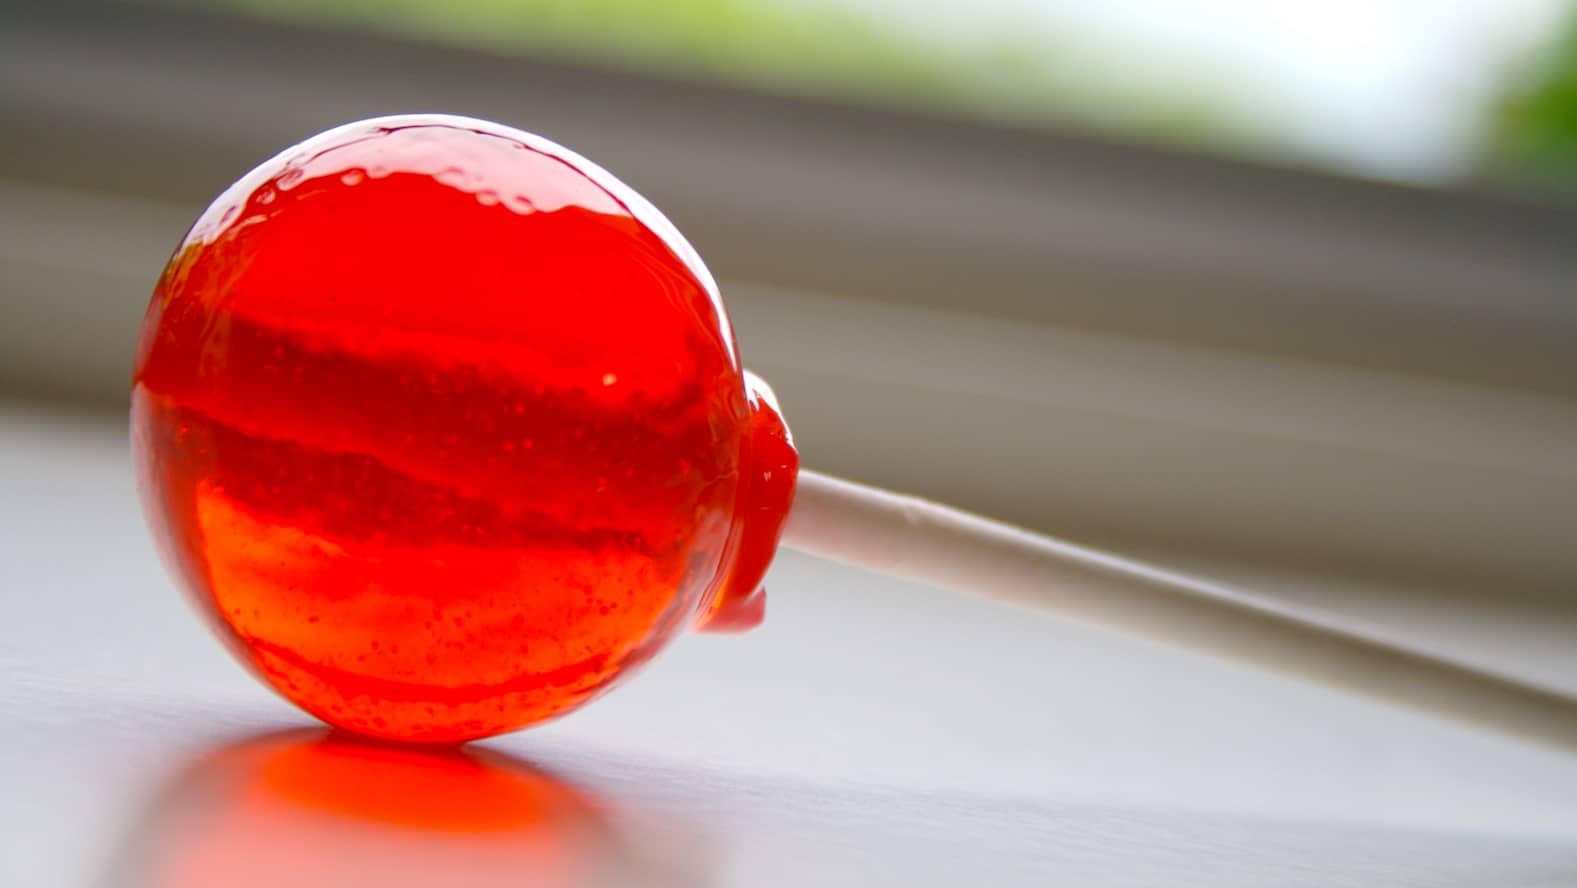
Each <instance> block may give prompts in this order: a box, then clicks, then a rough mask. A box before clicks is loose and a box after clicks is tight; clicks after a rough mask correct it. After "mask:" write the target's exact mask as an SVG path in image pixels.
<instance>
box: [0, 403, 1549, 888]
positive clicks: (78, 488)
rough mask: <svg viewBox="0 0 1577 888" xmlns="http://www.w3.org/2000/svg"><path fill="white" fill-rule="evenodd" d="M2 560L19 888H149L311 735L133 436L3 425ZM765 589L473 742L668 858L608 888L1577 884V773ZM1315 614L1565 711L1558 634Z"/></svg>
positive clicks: (871, 588)
mask: <svg viewBox="0 0 1577 888" xmlns="http://www.w3.org/2000/svg"><path fill="white" fill-rule="evenodd" d="M0 565H3V566H0V883H3V884H6V885H13V884H14V885H28V886H52V885H64V886H74V885H122V884H125V885H133V884H156V883H159V882H158V880H157V879H154V878H153V877H151V876H149V875H148V874H147V872H143V871H140V870H138V869H137V866H138V865H141V864H134V863H128V862H127V861H142V862H143V864H146V862H147V861H148V860H149V859H150V855H153V856H156V855H157V854H158V853H160V852H159V848H160V847H164V846H158V847H140V848H139V847H138V843H139V842H143V841H146V836H147V835H148V834H150V832H152V833H153V834H158V835H167V834H168V830H170V829H178V828H179V827H172V826H170V825H169V824H168V823H166V821H169V820H170V817H171V816H172V815H171V813H170V810H169V808H170V806H171V805H172V804H173V803H172V802H171V799H175V798H179V797H180V793H179V792H176V791H173V790H172V787H173V788H174V789H175V790H178V789H179V788H180V786H181V781H182V780H183V779H185V778H182V777H180V776H179V775H181V774H183V773H189V771H190V768H191V767H192V763H193V762H195V761H198V760H201V759H204V758H205V757H212V756H213V755H214V754H215V752H216V751H218V750H223V749H225V748H227V747H230V746H233V745H235V744H239V743H244V742H247V741H248V740H249V739H250V738H255V737H258V736H262V735H268V734H270V733H273V732H278V731H281V730H285V729H290V728H299V727H308V726H311V725H312V724H313V723H312V721H311V720H310V719H308V718H307V717H306V716H303V715H302V714H300V713H299V712H297V711H296V710H294V709H293V708H291V707H290V706H289V705H288V704H286V703H284V702H282V701H281V700H279V699H277V698H275V697H273V696H272V695H271V694H270V693H268V692H267V691H265V690H264V689H263V688H262V687H261V686H260V685H258V684H257V683H256V682H255V681H253V680H252V679H251V678H250V677H249V676H248V675H247V674H246V673H244V672H243V671H242V670H241V669H240V668H239V667H238V666H236V665H235V664H234V663H233V662H231V660H230V658H229V657H228V655H227V654H226V653H225V652H224V651H223V650H222V648H221V647H220V645H219V644H217V643H216V642H215V641H214V639H212V638H210V637H209V636H208V633H207V631H206V629H205V628H204V627H203V626H202V625H201V624H200V623H199V621H198V620H196V619H195V618H194V617H193V615H192V614H191V613H189V612H188V609H187V607H186V605H185V603H184V602H183V601H182V600H181V598H180V596H179V595H178V594H177V593H176V592H175V590H174V588H173V587H172V585H171V584H170V582H169V581H167V579H166V578H165V576H164V573H163V570H162V568H161V567H160V565H159V564H158V562H157V560H156V558H155V556H154V554H153V551H152V548H151V546H150V545H149V544H148V541H147V539H146V537H145V533H144V531H143V528H142V526H141V520H140V517H139V512H138V509H137V503H136V497H135V493H134V491H133V488H132V481H131V476H130V469H129V458H128V455H127V453H126V447H125V434H124V429H123V428H122V427H121V426H120V425H119V424H117V423H116V422H115V418H114V417H110V418H100V417H92V416H70V415H63V414H58V413H48V412H44V411H41V410H37V409H34V408H23V407H19V406H5V405H0ZM1261 580H1262V581H1264V580H1263V578H1261ZM768 588H769V590H770V592H769V605H768V618H767V623H766V625H765V626H764V627H763V628H762V629H760V630H758V631H757V632H755V633H752V634H750V635H746V636H741V637H718V636H696V637H691V638H686V639H681V640H680V641H679V642H678V643H677V644H676V645H675V646H674V647H673V648H672V649H671V650H669V651H668V652H667V653H666V654H665V655H664V656H663V657H661V658H659V660H658V661H657V662H656V663H655V664H654V665H652V666H651V667H649V668H648V669H647V670H646V672H645V673H644V674H642V675H640V676H638V677H637V678H636V679H635V680H633V681H632V682H631V683H629V684H628V685H626V686H623V687H621V688H619V689H617V690H616V691H614V692H613V693H612V694H611V695H610V696H609V697H607V698H606V699H604V700H601V701H598V702H596V703H594V704H592V705H591V706H590V707H588V708H587V709H585V710H583V711H581V712H578V713H575V714H573V715H571V716H569V717H568V718H566V719H564V720H563V721H561V722H558V723H555V724H553V725H551V726H548V727H545V728H542V729H538V730H533V731H527V732H523V733H518V734H515V735H511V736H507V737H501V738H497V739H494V740H491V741H487V742H486V743H485V744H483V745H484V746H485V747H487V748H490V749H495V750H499V751H501V752H504V753H507V754H509V755H511V756H514V757H516V758H517V759H518V760H519V761H523V762H530V763H531V764H532V765H533V766H535V767H537V768H541V769H545V770H546V771H547V772H551V773H552V774H554V775H557V777H556V778H555V779H557V780H559V781H562V782H563V783H564V784H566V785H568V786H569V787H572V788H573V789H574V791H576V792H577V793H579V794H581V795H582V796H584V797H586V798H590V799H593V800H594V801H595V806H596V808H597V809H598V810H599V811H600V812H602V813H601V814H599V816H601V817H605V818H606V820H607V822H608V824H610V826H609V829H610V830H612V831H614V832H615V833H617V834H619V835H621V836H622V837H623V840H625V841H627V844H628V845H629V846H631V847H638V848H640V849H642V850H641V851H640V852H639V855H638V858H639V859H640V860H643V861H649V862H653V864H652V865H653V866H654V867H655V869H652V870H648V869H644V868H641V867H636V868H634V869H626V870H621V871H620V873H621V874H622V877H628V878H623V880H622V881H621V880H619V879H618V878H615V879H614V880H613V883H614V884H630V883H632V882H633V884H648V883H662V884H673V883H675V882H678V883H683V884H696V883H700V884H708V885H741V886H756V885H761V886H776V885H811V884H814V885H860V886H865V885H885V884H893V885H904V886H916V885H1024V884H1068V885H1080V886H1095V888H1101V886H1138V885H1202V886H1240V885H1241V886H1265V885H1277V886H1293V885H1307V886H1321V888H1324V886H1336V885H1353V886H1359V885H1361V886H1367V888H1376V886H1390V885H1396V886H1455V885H1461V886H1481V885H1497V886H1505V885H1519V886H1556V885H1571V884H1577V759H1571V758H1568V757H1564V756H1562V755H1560V754H1558V753H1555V752H1550V751H1546V750H1543V749H1539V748H1534V747H1530V746H1525V745H1522V744H1519V743H1517V742H1514V741H1511V740H1506V739H1502V738H1499V737H1496V736H1491V735H1486V734H1480V733H1476V732H1474V731H1471V730H1468V729H1465V728H1460V727H1456V726H1453V725H1448V724H1442V723H1439V722H1435V721H1432V720H1430V719H1427V718H1424V717H1422V716H1417V715H1413V714H1411V713H1406V712H1400V711H1395V710H1390V709H1386V708H1383V707H1380V706H1378V705H1375V704H1371V703H1368V702H1365V701H1362V700H1356V699H1350V698H1347V697H1344V696H1341V695H1338V694H1336V693H1333V692H1329V691H1325V690H1321V689H1318V688H1312V687H1306V686H1303V685H1299V684H1296V683H1293V682H1291V681H1288V680H1284V679H1280V678H1275V677H1269V676H1263V675H1258V674H1254V673H1249V672H1245V671H1242V670H1240V669H1238V668H1235V667H1233V666H1229V665H1225V664H1220V663H1215V662H1211V661H1207V660H1202V659H1199V658H1195V657H1192V656H1187V655H1183V654H1178V653H1174V652H1171V651H1168V650H1164V649H1159V648H1155V647H1151V646H1148V645H1145V644H1142V643H1139V642H1136V641H1131V640H1128V639H1124V638H1118V637H1114V636H1110V635H1105V634H1101V633H1098V632H1095V631H1092V630H1088V629H1085V628H1083V627H1079V626H1075V625H1070V624H1066V623H1063V622H1059V621H1057V620H1053V619H1050V618H1045V617H1041V616H1038V615H1033V614H1026V613H1022V612H1017V611H1012V610H1008V609H1006V608H1002V607H998V606H994V605H990V604H986V603H982V602H976V601H971V600H966V599H961V598H956V597H953V596H950V595H947V594H945V593H940V592H935V591H931V590H928V589H924V588H920V587H915V586H910V585H906V584H901V583H895V582H890V581H886V580H882V579H878V578H873V577H869V576H865V575H861V574H859V573H856V572H852V571H848V570H845V569H842V568H837V567H834V566H831V565H828V564H825V563H820V562H816V561H813V560H811V559H808V558H804V557H800V556H797V555H794V554H787V555H785V556H784V557H783V558H782V559H781V561H780V563H779V565H778V566H777V567H776V568H775V569H774V571H773V573H772V575H771V577H770V578H769V581H768ZM1300 588H1301V587H1299V586H1298V584H1296V583H1293V582H1288V583H1287V584H1286V585H1285V587H1284V588H1283V589H1281V590H1280V591H1281V592H1282V593H1284V594H1288V595H1293V596H1301V597H1302V598H1303V600H1304V601H1305V603H1308V602H1309V601H1311V600H1312V601H1315V602H1316V603H1318V602H1320V601H1323V600H1325V599H1321V598H1319V597H1318V596H1317V595H1316V594H1315V593H1311V592H1308V591H1307V590H1303V591H1300ZM1328 603H1329V604H1330V605H1331V606H1332V607H1333V608H1336V609H1338V610H1342V611H1343V612H1344V613H1347V614H1349V615H1357V616H1362V617H1365V618H1368V619H1374V620H1378V621H1381V622H1388V625H1390V626H1391V627H1392V628H1393V629H1395V630H1397V631H1401V632H1403V633H1407V632H1411V633H1412V634H1413V635H1414V636H1415V637H1417V638H1420V639H1422V640H1424V641H1428V642H1431V643H1435V644H1437V645H1439V646H1442V647H1449V648H1452V649H1454V650H1457V651H1459V652H1462V653H1463V654H1464V655H1465V656H1470V657H1471V658H1474V659H1477V660H1480V661H1484V662H1488V663H1491V664H1501V665H1502V666H1503V667H1504V668H1507V669H1508V670H1511V671H1518V672H1522V673H1525V674H1528V675H1531V676H1534V677H1538V678H1540V679H1542V680H1546V681H1552V682H1557V683H1562V684H1565V685H1566V686H1568V687H1570V686H1572V685H1573V684H1577V643H1574V642H1577V629H1574V627H1573V626H1572V624H1571V623H1570V621H1569V620H1567V621H1562V620H1559V619H1555V618H1553V617H1552V616H1551V615H1549V614H1544V613H1540V612H1538V611H1536V610H1530V609H1527V608H1518V609H1506V608H1495V609H1486V608H1484V607H1482V606H1477V605H1474V606H1469V605H1462V606H1461V607H1459V608H1455V609H1453V608H1452V607H1449V606H1446V607H1440V608H1434V609H1432V610H1430V611H1429V612H1428V613H1427V614H1426V615H1424V617H1422V618H1419V619H1416V620H1414V619H1409V617H1408V614H1409V613H1410V610H1409V608H1410V607H1411V606H1408V605H1406V604H1405V602H1403V603H1402V604H1398V603H1397V602H1395V601H1391V602H1386V601H1369V602H1365V601H1363V600H1361V599H1359V598H1356V597H1353V596H1347V597H1342V596H1334V597H1329V601H1328ZM1563 678H1564V679H1566V680H1565V681H1562V679H1563ZM543 779H545V778H543ZM170 822H180V821H170ZM150 824H153V826H150ZM160 824H163V825H160ZM378 835H379V836H381V837H382V838H380V839H379V841H383V842H385V843H386V844H385V845H383V846H379V847H384V848H386V849H387V850H389V853H391V854H394V855H395V857H396V858H397V857H398V849H397V848H396V847H395V846H396V845H398V843H402V842H403V843H407V844H409V843H412V842H417V843H419V842H422V841H425V839H424V838H423V837H422V836H420V835H417V834H416V833H415V832H414V831H412V830H410V829H407V830H405V831H404V832H399V831H393V832H389V833H388V834H387V835H384V834H383V833H379V834H378ZM281 853H282V854H286V853H288V849H281ZM471 859H472V860H475V861H480V860H482V859H483V858H482V857H473V858H471ZM674 872H679V873H681V875H680V876H674V875H673V873H674ZM494 875H496V876H498V877H499V878H501V879H503V878H505V877H506V874H502V873H495V874H494ZM526 876H527V874H525V873H511V874H507V877H508V878H519V879H520V880H521V881H524V882H526V883H531V880H530V879H529V878H526ZM451 877H453V874H452V873H451ZM663 879H668V880H669V881H666V882H664V881H662V880H663ZM603 883H606V882H603ZM603 883H599V884H603ZM449 884H455V882H454V881H453V879H451V881H450V882H449Z"/></svg>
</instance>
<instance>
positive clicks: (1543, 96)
mask: <svg viewBox="0 0 1577 888" xmlns="http://www.w3.org/2000/svg"><path fill="white" fill-rule="evenodd" d="M1494 161H1495V162H1496V163H1497V164H1498V165H1502V166H1505V167H1509V168H1511V169H1512V170H1514V171H1516V172H1519V173H1522V174H1533V175H1537V176H1543V177H1549V178H1559V179H1565V180H1569V181H1571V182H1573V183H1577V17H1574V18H1573V19H1572V21H1571V24H1570V26H1569V27H1568V28H1567V30H1566V34H1565V37H1564V38H1562V39H1561V40H1560V41H1559V42H1558V43H1557V44H1556V45H1555V46H1554V47H1553V48H1552V49H1551V51H1550V53H1549V54H1548V56H1546V57H1545V58H1544V59H1543V60H1542V65H1541V67H1540V68H1539V69H1538V71H1537V72H1536V76H1534V77H1533V78H1531V79H1530V80H1529V81H1527V82H1525V84H1524V86H1523V88H1522V89H1521V90H1518V91H1517V92H1515V93H1514V94H1513V95H1512V96H1510V97H1509V99H1508V100H1507V101H1506V103H1505V105H1504V106H1503V108H1502V112H1501V119H1500V131H1499V133H1498V134H1497V140H1496V145H1495V157H1494Z"/></svg>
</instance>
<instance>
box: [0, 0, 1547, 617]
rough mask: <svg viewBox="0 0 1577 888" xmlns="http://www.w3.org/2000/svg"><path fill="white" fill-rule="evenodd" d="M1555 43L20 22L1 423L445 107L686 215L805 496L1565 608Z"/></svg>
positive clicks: (87, 10)
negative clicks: (899, 498) (860, 498)
mask: <svg viewBox="0 0 1577 888" xmlns="http://www.w3.org/2000/svg"><path fill="white" fill-rule="evenodd" d="M1573 13H1574V8H1573V4H1571V3H1568V2H1564V0H1429V2H1424V0H1350V2H1349V0H1340V2H1325V3H1296V4H1262V3H1255V2H1249V0H1190V2H1179V3H1147V2H1137V0H1135V2H1105V0H1103V2H1098V3H1097V2H1086V0H971V2H968V3H963V2H952V0H938V2H931V3H914V2H897V0H682V2H669V3H662V4H648V3H641V2H634V0H457V2H448V0H383V2H378V0H356V2H343V3H332V4H328V3H314V2H307V0H227V2H219V3H184V2H173V0H172V2H163V3H147V4H139V3H113V2H102V0H65V2H47V3H28V2H20V3H18V2H12V3H8V4H6V5H4V6H3V7H0V282H3V283H0V287H3V300H4V301H3V303H0V305H3V307H0V395H3V396H4V397H5V398H8V399H12V400H14V401H17V402H19V403H20V402H30V403H39V402H45V403H54V404H61V405H71V406H73V407H76V408H82V409H89V410H99V411H103V412H104V413H105V415H107V416H108V415H113V416H117V417H118V416H119V415H120V414H121V412H122V411H123V410H124V407H125V402H126V387H127V386H126V377H127V372H128V371H127V368H128V367H129V365H130V354H131V349H132V344H133V341H134V338H135V335H136V330H137V326H138V323H139V319H140V317H141V313H142V310H143V308H144V306H145V304H146V299H147V294H148V291H149V290H150V288H151V285H152V283H153V281H154V278H155V276H156V275H157V273H158V271H159V268H160V267H161V264H162V262H163V261H164V259H165V258H166V257H167V255H168V253H169V251H170V249H171V248H172V246H173V245H174V243H175V242H176V240H177V239H178V238H179V237H180V235H181V233H182V231H183V230H184V228H185V227H186V225H187V224H188V223H189V222H190V220H191V219H192V218H193V217H194V216H195V214H196V213H197V211H198V210H199V209H200V208H201V207H202V206H203V205H205V204H206V202H207V201H208V200H209V199H211V198H212V196H213V195H215V194H216V193H217V192H218V191H220V190H221V189H222V188H223V187H224V186H225V185H226V184H227V183H229V182H230V181H231V180H232V179H234V178H235V177H236V176H237V175H239V174H240V173H241V172H242V171H244V170H246V169H248V168H249V167H250V166H252V165H253V164H255V163H257V162H259V161H260V160H262V159H264V158H265V157H268V156H269V155H271V154H272V153H274V152H275V151H276V150H278V149H279V148H280V147H282V146H284V145H287V144H290V143H292V142H294V141H297V140H299V139H301V138H303V137H305V136H306V135H308V134H311V133H313V132H315V131H318V130H320V129H323V128H325V127H327V126H330V125H332V124H335V123H339V122H342V121H346V120H349V119H354V118H360V117H366V116H370V115H375V114H384V113H392V112H400V111H420V110H443V111H449V112H456V113H465V114H473V115H477V116H482V117H488V118H495V119H498V120H501V121H504V122H507V123H510V124H514V125H518V126H521V127H524V128H527V129H531V130H535V131H538V132H541V133H544V134H546V135H548V136H549V137H551V138H553V139H555V140H558V141H561V142H563V143H565V144H567V145H570V146H572V147H573V148H575V149H576V150H578V151H580V152H582V153H584V154H586V155H588V156H589V157H591V158H593V159H595V160H596V161H598V162H599V163H601V164H603V165H604V166H607V167H608V168H610V169H612V170H613V171H614V172H615V173H616V174H617V175H619V176H621V177H622V178H624V179H625V180H626V181H627V182H629V183H630V184H632V185H633V186H635V187H636V188H637V189H638V190H641V191H643V192H645V193H646V194H647V195H648V196H650V197H651V198H652V199H653V200H654V202H655V203H657V204H658V205H659V206H660V207H662V208H663V209H664V210H665V211H666V212H667V213H668V214H669V216H670V217H671V218H673V219H674V221H675V222H676V223H677V224H678V225H679V227H680V229H681V230H683V231H685V232H686V233H687V235H688V236H689V238H690V239H691V240H692V241H693V242H694V243H695V245H696V246H697V248H698V249H699V250H700V252H701V254H702V255H703V256H704V257H705V258H706V260H707V262H708V263H709V264H710V265H711V267H712V269H713V271H714V273H715V274H716V275H717V276H718V278H719V279H720V281H721V283H722V286H723V289H724V292H725V295H726V298H727V300H728V304H729V306H730V308H731V310H732V312H733V315H734V319H735V324H736V328H737V331H738V335H739V338H740V340H741V344H742V349H743V354H744V355H745V356H746V359H747V362H748V363H749V364H750V365H751V366H752V367H753V368H754V369H756V370H757V371H758V372H760V373H762V374H763V375H764V376H766V377H767V378H768V379H769V380H770V381H772V383H773V384H774V385H775V386H776V388H777V390H778V392H779V394H780V395H781V397H782V400H783V402H784V404H785V407H786V409H787V411H788V415H789V417H790V418H791V420H792V423H793V425H794V428H795V431H796V433H797V435H798V437H799V439H800V442H801V445H802V447H803V451H804V455H805V457H806V463H807V464H808V465H811V466H815V467H817V468H820V469H823V470H826V471H832V472H838V473H845V474H848V475H851V476H855V477H858V478H860V479H863V480H866V481H869V482H873V483H877V484H883V485H890V486H894V487H897V488H901V489H906V490H912V491H916V492H919V493H923V494H927V495H930V496H933V497H937V498H941V499H944V500H947V501H952V502H956V503H958V504H960V505H963V506H966V507H969V508H972V509H976V510H979V511H982V512H986V513H988V514H992V515H997V516H1001V517H1004V518H1007V519H1011V520H1014V521H1018V522H1022V523H1024V524H1027V525H1030V526H1032V527H1036V528H1039V529H1042V530H1047V531H1052V532H1056V533H1060V534H1063V535H1066V536H1069V537H1072V538H1075V539H1079V540H1083V541H1086V542H1090V543H1094V544H1097V545H1102V546H1109V547H1113V548H1118V549H1122V550H1125V551H1130V552H1136V553H1138V554H1143V555H1150V556H1152V557H1157V558H1161V559H1164V560H1168V561H1171V562H1174V563H1178V564H1180V565H1182V566H1185V567H1189V566H1192V567H1195V568H1196V569H1203V570H1207V571H1208V570H1214V571H1216V572H1217V573H1220V572H1222V571H1225V572H1226V573H1228V574H1231V573H1234V572H1235V573H1237V574H1242V575H1244V581H1246V582H1253V583H1254V584H1255V585H1256V586H1260V587H1264V588H1266V589H1267V591H1269V592H1271V593H1273V594H1283V593H1285V594H1294V593H1290V592H1287V591H1286V590H1295V589H1298V588H1302V586H1303V585H1306V584H1308V583H1314V584H1316V585H1323V586H1325V587H1327V588H1328V589H1330V590H1332V592H1333V594H1353V595H1356V596H1359V597H1365V598H1367V597H1371V596H1374V595H1379V594H1385V595H1388V596H1418V595H1426V596H1432V597H1442V596H1443V597H1447V598H1456V599H1462V600H1467V601H1478V602H1480V603H1482V602H1483V600H1484V599H1485V598H1486V597H1487V598H1489V599H1493V600H1494V601H1496V602H1497V603H1499V604H1501V605H1504V606H1508V607H1509V606H1511V604H1513V603H1515V602H1535V603H1540V606H1544V605H1548V604H1550V603H1552V602H1555V601H1560V602H1561V603H1562V605H1564V604H1568V603H1569V604H1572V605H1573V606H1577V403H1574V399H1577V24H1574V23H1577V18H1574V15H1573ZM1247 574H1253V576H1248V575H1247ZM1228 578H1229V579H1230V578H1232V577H1228ZM1262 578H1264V579H1265V581H1264V582H1261V579H1262Z"/></svg>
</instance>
